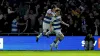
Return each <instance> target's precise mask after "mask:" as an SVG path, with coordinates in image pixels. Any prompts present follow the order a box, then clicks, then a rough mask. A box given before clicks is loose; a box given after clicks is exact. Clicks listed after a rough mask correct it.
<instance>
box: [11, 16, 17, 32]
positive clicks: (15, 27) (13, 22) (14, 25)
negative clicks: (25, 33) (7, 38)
mask: <svg viewBox="0 0 100 56" xmlns="http://www.w3.org/2000/svg"><path fill="white" fill-rule="evenodd" d="M18 19H19V16H17V17H16V18H15V19H14V20H13V21H12V29H11V33H18Z"/></svg>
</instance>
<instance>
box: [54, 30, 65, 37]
mask: <svg viewBox="0 0 100 56" xmlns="http://www.w3.org/2000/svg"><path fill="white" fill-rule="evenodd" d="M54 31H55V33H56V36H57V37H64V35H63V33H62V32H61V30H60V29H59V30H54Z"/></svg>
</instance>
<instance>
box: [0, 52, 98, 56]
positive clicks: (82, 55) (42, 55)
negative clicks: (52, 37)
mask: <svg viewBox="0 0 100 56" xmlns="http://www.w3.org/2000/svg"><path fill="white" fill-rule="evenodd" d="M0 56H100V51H0Z"/></svg>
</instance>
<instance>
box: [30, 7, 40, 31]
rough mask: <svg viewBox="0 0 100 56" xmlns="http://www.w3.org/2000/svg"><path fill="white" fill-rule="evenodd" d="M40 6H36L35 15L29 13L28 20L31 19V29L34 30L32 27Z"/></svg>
mask: <svg viewBox="0 0 100 56" xmlns="http://www.w3.org/2000/svg"><path fill="white" fill-rule="evenodd" d="M39 7H40V5H37V6H36V13H35V11H33V10H30V11H29V18H30V19H31V29H32V30H33V29H34V25H35V21H36V17H37V16H38V9H39Z"/></svg>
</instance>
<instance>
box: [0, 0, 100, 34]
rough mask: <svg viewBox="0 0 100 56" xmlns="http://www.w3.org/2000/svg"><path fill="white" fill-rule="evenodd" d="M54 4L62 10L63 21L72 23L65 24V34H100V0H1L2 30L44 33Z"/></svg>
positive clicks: (0, 31) (4, 31)
mask: <svg viewBox="0 0 100 56" xmlns="http://www.w3.org/2000/svg"><path fill="white" fill-rule="evenodd" d="M52 5H56V6H57V7H59V8H60V9H61V16H62V20H63V21H64V22H66V23H68V24H69V25H70V27H66V26H64V25H62V32H63V33H64V34H65V35H70V36H72V35H78V36H79V35H86V34H87V33H92V34H93V35H100V0H0V33H12V31H13V28H14V30H15V31H16V32H15V33H39V32H42V21H43V18H44V16H45V13H46V11H47V10H48V9H50V8H51V6H52ZM15 19H16V20H15ZM16 24H17V25H16ZM15 25H16V26H15ZM13 26H14V27H13ZM15 27H16V28H17V30H16V28H15Z"/></svg>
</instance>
